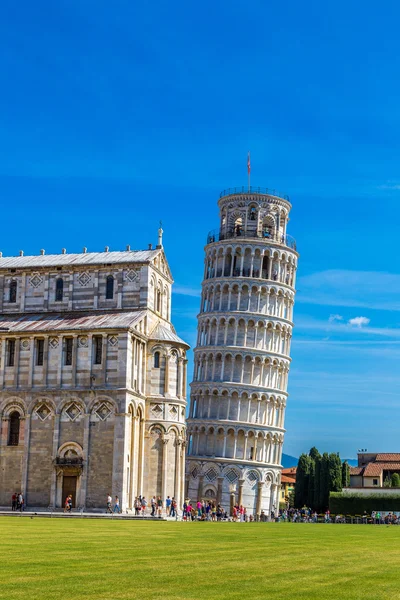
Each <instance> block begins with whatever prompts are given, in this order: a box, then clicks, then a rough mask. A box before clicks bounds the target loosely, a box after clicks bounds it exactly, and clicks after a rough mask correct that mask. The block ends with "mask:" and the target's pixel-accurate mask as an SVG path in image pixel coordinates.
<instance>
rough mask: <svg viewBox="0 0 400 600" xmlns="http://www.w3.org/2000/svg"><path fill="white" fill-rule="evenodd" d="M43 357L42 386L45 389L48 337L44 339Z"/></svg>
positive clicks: (47, 366)
mask: <svg viewBox="0 0 400 600" xmlns="http://www.w3.org/2000/svg"><path fill="white" fill-rule="evenodd" d="M43 355H44V356H43V385H45V386H46V387H47V372H48V369H49V336H46V337H45V338H44V349H43Z"/></svg>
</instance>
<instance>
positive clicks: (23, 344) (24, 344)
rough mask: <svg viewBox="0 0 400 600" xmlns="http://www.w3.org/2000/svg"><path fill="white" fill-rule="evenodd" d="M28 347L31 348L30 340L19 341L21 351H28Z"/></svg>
mask: <svg viewBox="0 0 400 600" xmlns="http://www.w3.org/2000/svg"><path fill="white" fill-rule="evenodd" d="M30 347H31V344H30V340H29V339H28V338H25V339H23V340H21V345H20V348H21V350H29V348H30Z"/></svg>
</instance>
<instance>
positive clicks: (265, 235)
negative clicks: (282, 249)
mask: <svg viewBox="0 0 400 600" xmlns="http://www.w3.org/2000/svg"><path fill="white" fill-rule="evenodd" d="M233 238H242V239H254V238H256V239H263V240H265V241H266V240H269V241H271V242H275V243H276V244H283V245H284V246H287V247H288V248H291V249H292V250H297V245H296V240H295V239H294V237H292V236H291V235H287V234H286V235H284V234H283V233H280V232H279V231H278V232H276V233H273V232H271V231H268V230H266V231H262V232H261V233H259V232H257V231H250V232H247V233H246V232H245V231H244V230H243V229H242V228H238V227H235V228H234V229H228V230H227V231H220V230H219V229H214V230H213V231H210V232H209V233H208V235H207V244H212V243H213V242H221V241H223V240H230V239H233Z"/></svg>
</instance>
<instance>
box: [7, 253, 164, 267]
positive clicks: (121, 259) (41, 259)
mask: <svg viewBox="0 0 400 600" xmlns="http://www.w3.org/2000/svg"><path fill="white" fill-rule="evenodd" d="M159 252H161V248H156V249H155V250H126V251H124V252H82V253H81V254H67V253H65V254H43V255H42V254H41V255H39V256H4V257H0V269H24V268H32V267H33V268H34V267H37V268H39V267H53V266H54V267H55V266H57V267H58V266H64V265H65V266H67V265H104V264H107V265H108V264H117V263H144V262H148V261H151V260H152V259H153V258H154V257H155V256H156V255H157V254H158V253H159Z"/></svg>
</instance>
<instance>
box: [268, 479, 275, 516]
mask: <svg viewBox="0 0 400 600" xmlns="http://www.w3.org/2000/svg"><path fill="white" fill-rule="evenodd" d="M276 487H277V486H276V484H275V483H273V484H272V485H271V495H270V497H269V516H270V517H271V513H272V511H273V512H274V513H276V508H277V507H276V504H275V502H276V500H275V493H276Z"/></svg>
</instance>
